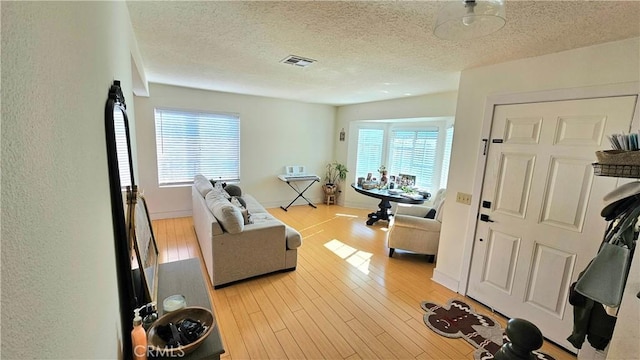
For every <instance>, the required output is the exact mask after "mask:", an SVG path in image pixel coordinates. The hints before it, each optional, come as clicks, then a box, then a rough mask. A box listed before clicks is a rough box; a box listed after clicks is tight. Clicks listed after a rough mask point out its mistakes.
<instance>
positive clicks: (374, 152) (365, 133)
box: [356, 129, 384, 178]
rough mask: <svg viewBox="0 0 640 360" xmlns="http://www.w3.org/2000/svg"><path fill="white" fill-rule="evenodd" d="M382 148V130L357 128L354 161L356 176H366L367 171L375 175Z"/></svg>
mask: <svg viewBox="0 0 640 360" xmlns="http://www.w3.org/2000/svg"><path fill="white" fill-rule="evenodd" d="M383 148H384V130H382V129H359V130H358V153H357V160H356V161H357V162H356V178H358V177H364V178H366V177H367V173H373V176H377V171H378V168H380V165H382V150H383Z"/></svg>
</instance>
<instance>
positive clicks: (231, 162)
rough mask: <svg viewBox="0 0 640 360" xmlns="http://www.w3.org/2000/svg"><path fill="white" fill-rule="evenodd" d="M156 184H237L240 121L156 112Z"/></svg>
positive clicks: (230, 117) (210, 115) (231, 117)
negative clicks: (197, 180) (197, 179)
mask: <svg viewBox="0 0 640 360" xmlns="http://www.w3.org/2000/svg"><path fill="white" fill-rule="evenodd" d="M155 123H156V147H157V155H158V183H159V184H160V185H175V184H190V183H192V182H193V177H194V176H195V175H197V174H202V175H204V176H205V177H207V178H210V179H221V180H226V181H238V180H240V118H239V117H238V116H237V115H233V114H214V113H202V112H190V111H180V110H169V109H156V110H155Z"/></svg>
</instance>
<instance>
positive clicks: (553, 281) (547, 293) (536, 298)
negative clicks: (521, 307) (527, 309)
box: [526, 243, 575, 319]
mask: <svg viewBox="0 0 640 360" xmlns="http://www.w3.org/2000/svg"><path fill="white" fill-rule="evenodd" d="M534 254H535V255H534V258H533V264H532V266H531V270H532V271H531V277H530V278H529V283H528V286H527V296H526V301H527V302H528V303H530V304H532V305H535V306H538V307H539V308H540V309H543V310H545V311H547V312H549V313H550V314H551V315H553V316H556V317H557V318H558V319H562V317H563V316H564V309H565V306H564V304H565V303H566V301H567V294H568V293H567V292H566V291H564V290H565V289H567V288H568V287H569V285H571V284H570V283H569V282H570V281H571V272H572V269H573V263H574V261H575V255H574V254H570V253H567V252H564V251H562V250H559V249H554V248H552V247H549V246H546V245H543V244H539V243H536V244H535V250H534Z"/></svg>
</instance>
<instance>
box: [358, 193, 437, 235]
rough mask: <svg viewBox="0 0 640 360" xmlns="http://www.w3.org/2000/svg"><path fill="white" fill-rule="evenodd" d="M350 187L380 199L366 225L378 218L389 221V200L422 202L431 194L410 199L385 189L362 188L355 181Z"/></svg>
mask: <svg viewBox="0 0 640 360" xmlns="http://www.w3.org/2000/svg"><path fill="white" fill-rule="evenodd" d="M351 187H352V188H353V189H354V190H355V191H357V192H359V193H360V194H362V195H366V196H369V197H373V198H376V199H380V203H379V204H378V211H376V212H372V213H370V214H369V215H368V217H369V219H368V220H367V225H373V224H375V223H376V221H378V220H387V221H389V216H391V211H390V209H391V202H397V203H404V204H422V203H424V201H425V200H427V199H429V197H430V196H431V194H427V197H426V198H425V197H423V198H422V199H411V198H408V197H405V196H402V195H400V194H390V193H389V190H387V189H384V190H381V189H363V188H361V187H359V186H358V185H356V184H355V183H354V184H351Z"/></svg>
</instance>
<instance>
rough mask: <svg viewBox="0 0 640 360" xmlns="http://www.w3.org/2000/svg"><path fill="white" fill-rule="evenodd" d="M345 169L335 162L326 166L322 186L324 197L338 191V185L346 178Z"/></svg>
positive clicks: (346, 171)
mask: <svg viewBox="0 0 640 360" xmlns="http://www.w3.org/2000/svg"><path fill="white" fill-rule="evenodd" d="M348 172H349V170H347V167H346V166H345V165H343V164H340V163H339V162H337V161H334V162H332V163H329V164H327V171H326V172H325V174H324V182H325V184H324V185H323V186H322V189H323V190H324V193H325V194H326V195H333V194H335V193H336V191H337V190H338V184H339V183H341V182H342V181H344V180H345V179H346V178H347V173H348Z"/></svg>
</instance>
